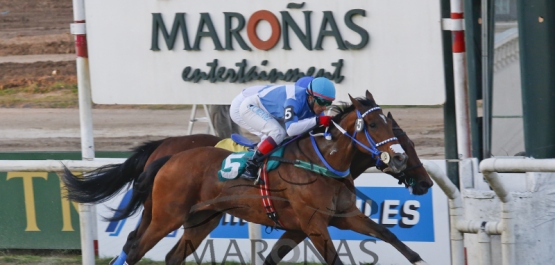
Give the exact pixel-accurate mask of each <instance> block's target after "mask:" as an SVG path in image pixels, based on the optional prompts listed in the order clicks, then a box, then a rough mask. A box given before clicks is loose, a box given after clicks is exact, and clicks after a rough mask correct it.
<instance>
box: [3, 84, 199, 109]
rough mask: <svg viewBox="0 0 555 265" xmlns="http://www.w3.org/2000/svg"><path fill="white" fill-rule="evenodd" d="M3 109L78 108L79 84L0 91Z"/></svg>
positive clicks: (106, 107)
mask: <svg viewBox="0 0 555 265" xmlns="http://www.w3.org/2000/svg"><path fill="white" fill-rule="evenodd" d="M0 107H1V108H78V107H79V100H78V94H77V84H74V83H64V82H56V83H53V84H48V85H45V84H38V83H32V84H29V85H25V86H18V87H9V88H4V89H0ZM93 108H96V109H112V108H113V109H154V110H158V109H160V110H179V109H189V108H191V105H162V104H160V105H97V104H93Z"/></svg>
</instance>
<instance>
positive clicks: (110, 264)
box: [108, 256, 119, 265]
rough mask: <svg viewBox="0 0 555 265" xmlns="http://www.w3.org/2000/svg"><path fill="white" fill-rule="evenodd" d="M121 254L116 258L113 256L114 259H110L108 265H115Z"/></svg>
mask: <svg viewBox="0 0 555 265" xmlns="http://www.w3.org/2000/svg"><path fill="white" fill-rule="evenodd" d="M118 257H119V256H116V257H115V258H113V259H112V260H110V262H109V263H108V265H114V262H116V260H117V259H118Z"/></svg>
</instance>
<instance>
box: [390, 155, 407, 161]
mask: <svg viewBox="0 0 555 265" xmlns="http://www.w3.org/2000/svg"><path fill="white" fill-rule="evenodd" d="M393 157H394V158H395V159H397V160H399V161H401V162H403V161H404V160H405V159H407V156H406V155H404V154H395V155H393Z"/></svg>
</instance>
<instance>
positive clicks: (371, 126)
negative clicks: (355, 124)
mask: <svg viewBox="0 0 555 265" xmlns="http://www.w3.org/2000/svg"><path fill="white" fill-rule="evenodd" d="M368 126H370V128H376V124H375V123H373V122H372V123H370V124H369V125H368Z"/></svg>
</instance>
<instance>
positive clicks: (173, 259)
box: [166, 211, 222, 265]
mask: <svg viewBox="0 0 555 265" xmlns="http://www.w3.org/2000/svg"><path fill="white" fill-rule="evenodd" d="M221 219H222V213H218V212H212V211H210V212H208V211H206V212H199V213H195V214H194V215H193V216H191V218H189V220H188V221H187V222H186V223H185V224H184V225H183V226H184V227H185V230H184V231H183V236H181V239H180V240H179V242H177V244H176V245H175V246H174V247H173V248H172V250H170V252H168V254H167V255H166V264H167V265H178V264H181V263H182V262H183V260H185V258H186V257H188V256H189V255H191V254H192V253H193V252H195V250H196V249H197V248H198V247H199V245H200V243H202V240H204V238H206V236H208V234H209V233H210V232H212V230H214V228H216V227H217V226H218V224H219V223H220V220H221ZM212 262H213V261H212ZM198 263H199V264H200V263H202V261H198Z"/></svg>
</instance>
